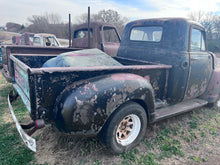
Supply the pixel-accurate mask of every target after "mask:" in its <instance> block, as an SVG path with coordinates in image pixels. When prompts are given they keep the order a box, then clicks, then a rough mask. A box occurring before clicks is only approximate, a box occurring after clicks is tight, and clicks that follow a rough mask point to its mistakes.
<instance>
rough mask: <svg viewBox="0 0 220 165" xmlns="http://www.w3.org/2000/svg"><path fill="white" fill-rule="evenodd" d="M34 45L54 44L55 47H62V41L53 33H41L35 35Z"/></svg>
mask: <svg viewBox="0 0 220 165" xmlns="http://www.w3.org/2000/svg"><path fill="white" fill-rule="evenodd" d="M33 45H34V46H44V47H48V46H54V47H60V46H61V45H60V43H59V41H58V40H57V38H56V36H55V35H53V34H47V33H39V34H35V35H34V41H33Z"/></svg>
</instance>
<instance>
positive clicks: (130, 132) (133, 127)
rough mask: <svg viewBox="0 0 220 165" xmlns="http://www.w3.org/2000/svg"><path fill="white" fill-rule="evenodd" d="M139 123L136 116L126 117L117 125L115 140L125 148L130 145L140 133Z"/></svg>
mask: <svg viewBox="0 0 220 165" xmlns="http://www.w3.org/2000/svg"><path fill="white" fill-rule="evenodd" d="M140 127H141V122H140V119H139V117H138V116H137V115H134V114H132V115H128V116H126V117H124V118H123V120H122V121H121V122H120V123H119V125H118V128H117V132H116V140H117V142H118V143H120V144H121V145H123V146H125V145H128V144H130V143H132V142H133V141H134V140H135V139H136V137H137V136H138V134H139V132H140Z"/></svg>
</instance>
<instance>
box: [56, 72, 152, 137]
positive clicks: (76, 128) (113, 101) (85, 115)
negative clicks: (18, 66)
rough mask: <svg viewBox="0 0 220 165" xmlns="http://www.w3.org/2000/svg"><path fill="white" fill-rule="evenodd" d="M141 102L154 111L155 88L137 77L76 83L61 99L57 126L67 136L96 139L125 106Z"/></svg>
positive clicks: (129, 76) (126, 76) (127, 75)
mask: <svg viewBox="0 0 220 165" xmlns="http://www.w3.org/2000/svg"><path fill="white" fill-rule="evenodd" d="M130 100H140V101H141V102H143V103H144V104H145V105H147V106H148V107H147V108H148V111H149V113H151V112H152V111H153V110H154V94H153V88H152V86H151V84H150V83H149V82H148V80H146V79H144V78H143V77H141V76H138V75H135V74H126V73H125V74H111V75H103V76H99V77H95V78H92V79H88V80H85V81H81V82H76V83H74V84H72V85H71V86H69V87H67V88H66V89H65V90H64V91H63V92H62V93H61V94H60V96H59V98H58V99H57V101H58V102H59V104H58V105H57V106H56V108H55V112H54V114H55V122H56V124H57V127H58V128H59V129H60V130H61V131H64V132H71V133H75V134H84V135H96V134H97V133H98V132H99V131H100V130H101V128H102V126H103V125H104V124H105V122H106V120H107V119H108V117H109V116H110V115H111V114H112V113H113V112H114V111H115V110H116V109H117V108H118V107H119V106H120V105H122V104H123V103H125V102H127V101H130Z"/></svg>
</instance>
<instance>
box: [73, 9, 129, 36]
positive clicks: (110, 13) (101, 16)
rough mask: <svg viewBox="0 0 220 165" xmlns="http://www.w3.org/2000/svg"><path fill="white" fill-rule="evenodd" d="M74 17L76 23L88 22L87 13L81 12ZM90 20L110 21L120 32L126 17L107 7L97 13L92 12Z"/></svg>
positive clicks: (126, 20)
mask: <svg viewBox="0 0 220 165" xmlns="http://www.w3.org/2000/svg"><path fill="white" fill-rule="evenodd" d="M76 19H77V22H78V24H82V23H86V22H88V15H87V14H82V15H81V16H79V17H77V18H76ZM91 21H96V22H106V23H111V24H113V25H115V26H116V27H117V29H118V31H119V33H120V34H122V32H123V29H124V26H125V23H126V22H128V18H126V17H122V16H121V15H120V14H119V13H118V12H117V11H115V10H111V9H109V10H101V11H99V12H98V14H92V15H91Z"/></svg>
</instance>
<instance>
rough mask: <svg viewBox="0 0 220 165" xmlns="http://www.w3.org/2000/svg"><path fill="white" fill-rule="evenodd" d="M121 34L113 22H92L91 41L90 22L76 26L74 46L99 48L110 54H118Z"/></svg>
mask: <svg viewBox="0 0 220 165" xmlns="http://www.w3.org/2000/svg"><path fill="white" fill-rule="evenodd" d="M120 40H121V38H120V35H119V34H118V31H117V29H116V27H115V26H114V25H112V24H108V23H101V22H92V23H90V42H89V41H88V24H86V23H85V24H82V25H78V26H76V27H75V28H74V32H73V40H72V47H74V48H84V49H85V48H98V49H100V50H102V51H103V52H105V53H107V54H108V55H110V56H112V57H114V56H116V55H117V52H118V48H119V46H120Z"/></svg>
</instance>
